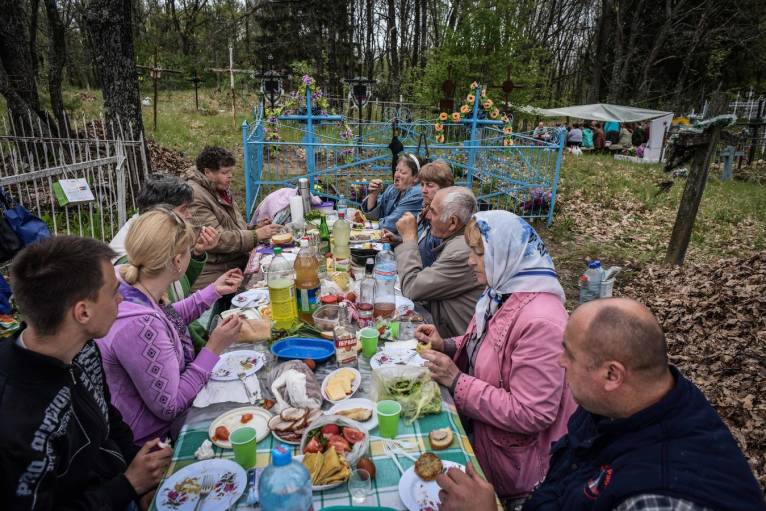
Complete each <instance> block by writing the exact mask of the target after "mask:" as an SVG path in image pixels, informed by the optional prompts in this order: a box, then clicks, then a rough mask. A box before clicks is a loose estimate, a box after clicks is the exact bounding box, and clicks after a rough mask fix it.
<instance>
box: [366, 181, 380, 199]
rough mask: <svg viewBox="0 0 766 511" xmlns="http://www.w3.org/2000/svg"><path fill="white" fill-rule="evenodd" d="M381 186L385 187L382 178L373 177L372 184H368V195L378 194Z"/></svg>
mask: <svg viewBox="0 0 766 511" xmlns="http://www.w3.org/2000/svg"><path fill="white" fill-rule="evenodd" d="M381 188H383V181H381V180H380V179H373V180H372V181H370V184H369V185H367V195H376V196H377V195H378V193H380V190H381Z"/></svg>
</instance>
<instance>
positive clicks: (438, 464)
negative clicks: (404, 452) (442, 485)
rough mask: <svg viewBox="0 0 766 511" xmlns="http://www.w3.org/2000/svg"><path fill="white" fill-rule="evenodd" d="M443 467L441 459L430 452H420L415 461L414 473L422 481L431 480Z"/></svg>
mask: <svg viewBox="0 0 766 511" xmlns="http://www.w3.org/2000/svg"><path fill="white" fill-rule="evenodd" d="M443 469H444V466H443V465H442V460H440V459H439V457H438V456H437V455H435V454H434V453H431V452H426V453H423V454H421V455H420V458H418V461H416V462H415V473H416V474H417V475H418V477H420V478H421V479H422V480H424V481H433V480H434V479H436V476H438V475H439V474H441V473H442V470H443Z"/></svg>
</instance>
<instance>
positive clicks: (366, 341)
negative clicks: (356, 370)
mask: <svg viewBox="0 0 766 511" xmlns="http://www.w3.org/2000/svg"><path fill="white" fill-rule="evenodd" d="M379 337H380V334H379V333H378V331H377V330H376V329H374V328H362V329H361V330H360V331H359V338H360V339H361V340H362V355H364V356H365V357H367V358H371V357H372V356H373V355H375V353H377V351H378V338H379Z"/></svg>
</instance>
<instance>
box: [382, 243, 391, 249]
mask: <svg viewBox="0 0 766 511" xmlns="http://www.w3.org/2000/svg"><path fill="white" fill-rule="evenodd" d="M383 250H391V245H390V244H389V243H383Z"/></svg>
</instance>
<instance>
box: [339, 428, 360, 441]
mask: <svg viewBox="0 0 766 511" xmlns="http://www.w3.org/2000/svg"><path fill="white" fill-rule="evenodd" d="M343 438H345V439H346V440H348V443H350V444H352V445H353V444H355V443H357V442H361V441H362V440H364V433H362V432H361V431H359V430H358V429H354V428H349V427H345V428H343Z"/></svg>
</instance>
